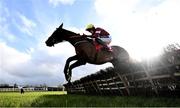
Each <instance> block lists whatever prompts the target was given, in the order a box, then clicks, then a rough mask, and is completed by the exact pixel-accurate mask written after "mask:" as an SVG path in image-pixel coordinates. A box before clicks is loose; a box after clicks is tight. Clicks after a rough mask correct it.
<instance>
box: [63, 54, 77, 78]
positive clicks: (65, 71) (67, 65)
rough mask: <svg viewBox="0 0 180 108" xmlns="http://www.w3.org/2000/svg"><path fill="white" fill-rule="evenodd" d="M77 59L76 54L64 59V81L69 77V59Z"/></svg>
mask: <svg viewBox="0 0 180 108" xmlns="http://www.w3.org/2000/svg"><path fill="white" fill-rule="evenodd" d="M77 59H78V57H77V55H75V56H72V57H69V58H68V59H67V60H66V64H65V67H64V75H65V78H66V81H68V79H69V78H68V69H69V64H70V62H71V61H73V60H77Z"/></svg>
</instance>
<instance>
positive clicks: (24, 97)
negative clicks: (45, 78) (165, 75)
mask: <svg viewBox="0 0 180 108" xmlns="http://www.w3.org/2000/svg"><path fill="white" fill-rule="evenodd" d="M0 106H1V107H152V106H156V107H159V106H160V107H177V106H180V98H175V97H174V98H173V97H169V98H167V97H142V96H141V97H139V96H138V97H136V96H128V97H121V96H90V95H72V94H71V95H70V94H68V95H66V92H25V94H20V93H18V92H0Z"/></svg>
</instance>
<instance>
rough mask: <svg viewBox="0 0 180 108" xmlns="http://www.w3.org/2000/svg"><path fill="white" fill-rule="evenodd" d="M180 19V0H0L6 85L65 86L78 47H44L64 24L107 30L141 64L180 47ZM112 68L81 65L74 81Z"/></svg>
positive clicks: (0, 68) (1, 79)
mask: <svg viewBox="0 0 180 108" xmlns="http://www.w3.org/2000/svg"><path fill="white" fill-rule="evenodd" d="M179 19H180V0H0V83H9V84H14V83H17V84H21V85H24V84H47V85H51V86H54V85H58V84H62V83H65V78H64V74H63V68H64V65H65V61H66V59H67V58H68V57H70V56H73V55H74V54H75V52H74V48H73V47H72V46H71V45H70V44H69V43H67V42H64V43H60V44H57V45H55V47H53V48H49V47H47V46H46V45H45V43H44V42H45V40H46V39H47V38H48V37H49V36H50V35H51V33H52V32H53V31H54V30H55V29H56V27H58V26H59V25H60V24H61V23H62V22H63V23H64V28H66V29H69V30H72V31H75V32H80V33H85V31H84V29H85V26H86V25H87V24H89V23H93V24H94V25H95V26H99V27H102V28H105V29H106V30H107V31H109V32H110V34H111V36H112V45H119V46H122V47H124V48H125V49H126V50H127V51H128V52H129V53H130V56H131V58H132V59H136V60H141V59H144V58H150V57H153V56H156V55H158V54H159V53H160V52H161V50H162V48H163V47H164V46H166V45H167V44H170V43H180V30H179V28H180V20H179ZM65 48H66V49H65ZM107 66H111V64H105V65H101V66H96V65H90V64H87V65H85V66H81V67H78V68H76V69H74V71H73V78H72V79H73V80H75V79H79V78H81V77H82V76H85V75H88V74H91V73H94V72H96V71H98V70H99V69H102V68H105V67H107Z"/></svg>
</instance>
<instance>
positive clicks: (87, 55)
mask: <svg viewBox="0 0 180 108" xmlns="http://www.w3.org/2000/svg"><path fill="white" fill-rule="evenodd" d="M63 41H68V42H70V43H71V44H72V45H73V46H74V48H75V51H76V55H74V56H72V57H69V58H68V59H67V60H66V64H65V67H64V74H65V78H66V81H68V82H70V80H71V75H72V69H73V68H75V67H78V66H81V65H85V64H86V63H90V64H96V65H100V64H104V63H107V62H110V63H112V64H113V66H114V68H118V67H124V66H126V65H127V63H128V61H129V54H128V52H127V51H126V50H125V49H124V48H122V47H119V46H112V50H113V51H106V50H103V49H101V50H99V51H97V50H96V48H95V45H94V44H93V42H92V40H90V39H89V38H87V36H86V35H83V36H81V35H80V34H78V33H74V32H72V31H69V30H66V29H64V28H63V23H62V24H61V25H60V26H59V27H58V28H56V30H55V31H54V32H53V33H52V35H51V36H50V37H49V38H48V39H47V40H46V42H45V43H46V45H47V46H49V47H52V46H54V44H57V43H60V42H63ZM74 60H77V61H76V62H75V63H73V64H71V65H70V62H71V61H74Z"/></svg>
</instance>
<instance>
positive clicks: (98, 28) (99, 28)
mask: <svg viewBox="0 0 180 108" xmlns="http://www.w3.org/2000/svg"><path fill="white" fill-rule="evenodd" d="M96 30H100V31H101V30H104V29H103V28H101V27H97V28H96Z"/></svg>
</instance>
